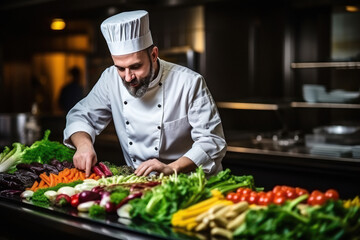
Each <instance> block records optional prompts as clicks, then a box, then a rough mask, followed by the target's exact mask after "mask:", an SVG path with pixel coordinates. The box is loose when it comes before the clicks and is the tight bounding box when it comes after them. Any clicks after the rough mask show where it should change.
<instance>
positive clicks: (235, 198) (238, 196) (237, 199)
mask: <svg viewBox="0 0 360 240" xmlns="http://www.w3.org/2000/svg"><path fill="white" fill-rule="evenodd" d="M242 196H243V195H240V194H239V193H235V195H234V196H233V200H232V201H233V203H238V202H240V201H241V197H242Z"/></svg>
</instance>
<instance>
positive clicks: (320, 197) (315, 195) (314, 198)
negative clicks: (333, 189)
mask: <svg viewBox="0 0 360 240" xmlns="http://www.w3.org/2000/svg"><path fill="white" fill-rule="evenodd" d="M326 200H327V199H326V198H325V194H324V193H322V192H320V191H319V190H314V191H312V192H311V194H310V197H309V198H308V201H307V202H308V204H309V205H323V204H324V203H325V202H326Z"/></svg>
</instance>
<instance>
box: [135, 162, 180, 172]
mask: <svg viewBox="0 0 360 240" xmlns="http://www.w3.org/2000/svg"><path fill="white" fill-rule="evenodd" d="M151 172H157V173H163V174H164V175H171V174H173V173H174V169H173V168H171V167H170V166H169V165H167V164H165V163H162V162H160V161H159V160H158V159H156V158H153V159H149V160H147V161H146V162H143V163H141V164H140V166H139V167H138V168H137V169H136V170H135V174H136V176H148V175H149V174H150V173H151Z"/></svg>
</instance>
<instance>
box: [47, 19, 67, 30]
mask: <svg viewBox="0 0 360 240" xmlns="http://www.w3.org/2000/svg"><path fill="white" fill-rule="evenodd" d="M65 26H66V24H65V21H64V20H63V19H61V18H54V19H53V20H52V22H51V26H50V27H51V29H52V30H63V29H64V28H65Z"/></svg>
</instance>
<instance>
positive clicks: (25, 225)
mask: <svg viewBox="0 0 360 240" xmlns="http://www.w3.org/2000/svg"><path fill="white" fill-rule="evenodd" d="M0 211H1V216H2V217H1V220H0V224H1V230H0V239H11V240H13V239H26V238H29V237H34V238H36V239H62V240H63V239H78V240H82V239H99V240H101V239H129V240H130V239H131V240H152V239H174V240H178V239H185V240H187V239H198V238H197V237H192V236H188V235H186V234H183V233H179V232H175V231H174V230H173V229H171V228H169V227H166V226H155V225H146V224H145V223H144V225H142V224H141V225H137V226H135V225H127V224H128V223H129V222H126V220H127V219H123V220H124V222H119V221H118V217H117V215H109V216H107V217H106V219H93V218H90V217H88V215H87V214H83V215H82V214H81V213H78V212H77V211H76V210H74V209H69V208H66V209H65V208H52V207H48V208H45V207H39V206H35V205H33V204H31V203H30V202H25V201H22V200H21V199H19V198H9V197H4V196H0Z"/></svg>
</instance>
